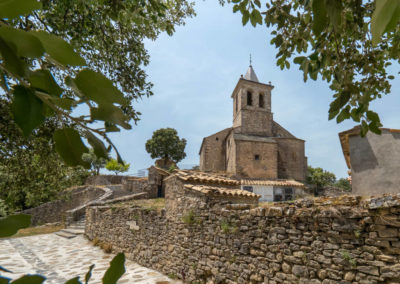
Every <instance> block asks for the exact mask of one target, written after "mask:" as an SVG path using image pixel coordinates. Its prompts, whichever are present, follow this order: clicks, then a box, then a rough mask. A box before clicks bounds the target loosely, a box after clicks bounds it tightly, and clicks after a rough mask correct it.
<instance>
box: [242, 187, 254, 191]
mask: <svg viewBox="0 0 400 284" xmlns="http://www.w3.org/2000/svg"><path fill="white" fill-rule="evenodd" d="M243 190H246V191H250V192H253V187H252V186H243Z"/></svg>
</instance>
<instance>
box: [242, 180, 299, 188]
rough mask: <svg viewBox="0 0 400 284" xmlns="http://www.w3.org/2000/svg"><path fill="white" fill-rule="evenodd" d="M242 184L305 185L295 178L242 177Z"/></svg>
mask: <svg viewBox="0 0 400 284" xmlns="http://www.w3.org/2000/svg"><path fill="white" fill-rule="evenodd" d="M240 183H241V185H267V186H291V187H304V184H302V183H301V182H298V181H295V180H251V179H242V180H241V181H240Z"/></svg>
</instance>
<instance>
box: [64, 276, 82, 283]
mask: <svg viewBox="0 0 400 284" xmlns="http://www.w3.org/2000/svg"><path fill="white" fill-rule="evenodd" d="M65 284H82V282H81V281H79V276H77V277H75V278H72V279H70V280H68V281H67V282H65Z"/></svg>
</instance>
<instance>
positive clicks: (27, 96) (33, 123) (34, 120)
mask: <svg viewBox="0 0 400 284" xmlns="http://www.w3.org/2000/svg"><path fill="white" fill-rule="evenodd" d="M11 112H12V114H13V116H14V120H15V122H16V123H17V125H18V126H19V128H21V130H22V132H23V134H24V136H25V137H27V136H29V134H31V132H32V130H33V129H35V128H36V127H38V126H39V125H40V124H42V123H43V121H44V119H45V116H44V113H43V102H42V101H41V100H40V99H39V98H37V97H36V96H35V95H34V94H33V92H32V90H30V89H27V88H25V87H23V86H20V85H18V86H16V87H15V88H14V91H13V102H12V105H11Z"/></svg>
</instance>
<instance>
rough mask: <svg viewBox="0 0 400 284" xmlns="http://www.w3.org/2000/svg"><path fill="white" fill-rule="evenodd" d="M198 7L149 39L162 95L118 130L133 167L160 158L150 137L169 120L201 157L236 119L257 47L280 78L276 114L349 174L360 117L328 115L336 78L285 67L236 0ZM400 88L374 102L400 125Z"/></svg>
mask: <svg viewBox="0 0 400 284" xmlns="http://www.w3.org/2000/svg"><path fill="white" fill-rule="evenodd" d="M195 9H196V13H197V16H196V17H194V18H192V19H188V20H187V21H186V25H185V26H182V27H178V28H177V29H176V32H175V34H174V35H173V36H172V37H170V36H168V35H166V34H162V35H161V36H160V37H159V38H158V39H157V40H156V41H146V48H147V49H148V51H149V54H150V64H149V66H147V67H146V70H147V73H148V76H149V81H151V82H152V83H153V84H154V88H153V91H154V96H152V97H150V98H144V99H142V100H140V101H138V102H137V103H136V105H135V107H136V109H137V110H139V111H140V112H142V117H141V121H139V122H138V124H137V125H136V126H134V127H133V129H132V130H130V131H122V132H120V133H115V134H112V135H111V138H112V139H113V141H114V142H115V144H116V145H117V147H118V148H119V150H120V152H121V154H122V156H123V158H124V160H126V161H127V162H129V163H131V168H130V171H129V173H134V172H136V171H137V170H138V169H143V168H147V167H149V166H150V165H152V164H153V163H154V161H153V160H152V159H151V158H150V156H149V154H148V153H147V152H146V151H145V146H144V145H145V143H146V141H147V139H149V138H150V137H151V135H152V133H153V131H154V130H157V129H159V128H163V127H173V128H175V129H177V131H178V134H179V136H180V137H184V138H186V139H187V141H188V142H187V146H186V154H187V157H186V158H185V159H184V160H183V161H182V162H181V163H182V164H198V163H199V155H198V152H199V149H200V145H201V141H202V138H203V137H205V136H208V135H210V134H213V133H215V132H217V131H219V130H222V129H224V128H226V127H230V126H231V125H232V99H231V98H230V95H231V93H232V91H233V88H234V87H235V85H236V83H237V81H238V79H239V77H240V75H241V74H245V73H246V70H247V68H248V65H249V54H250V53H251V54H252V57H253V67H254V69H255V72H256V74H257V76H258V79H259V80H260V81H261V82H265V83H266V82H269V81H271V83H272V85H274V86H275V88H274V89H273V91H272V111H273V113H274V119H275V121H277V122H278V123H279V124H281V125H282V126H283V127H285V128H286V129H287V130H289V131H290V132H291V133H292V134H294V135H295V136H297V137H298V138H301V139H304V140H306V144H305V147H306V155H307V156H308V163H309V165H312V166H314V167H316V166H319V167H322V168H324V169H326V170H329V171H332V172H334V173H335V174H336V175H337V177H345V176H347V168H346V164H345V161H344V158H343V155H342V152H341V147H340V143H339V139H338V133H339V132H341V131H344V130H347V129H349V128H352V127H353V126H354V125H355V124H354V123H353V122H351V121H346V122H343V123H341V124H339V125H338V124H336V122H335V121H328V109H329V103H330V102H331V101H332V94H333V93H332V92H331V91H330V89H329V88H328V84H327V83H326V82H322V80H318V81H316V82H315V81H312V80H311V81H307V83H304V82H303V74H302V71H299V70H298V68H297V67H296V66H294V65H293V67H292V68H291V69H290V70H283V71H282V70H280V68H279V67H277V66H276V64H275V54H276V50H275V48H274V47H273V46H271V45H270V44H269V41H270V39H271V36H270V35H269V32H268V30H267V29H266V27H265V26H263V27H261V26H259V27H257V28H253V27H252V26H249V25H248V26H246V27H243V26H242V24H241V16H240V14H233V13H232V6H231V5H226V6H224V7H221V6H219V5H218V1H199V2H196V7H195ZM395 67H396V69H398V65H397V66H395ZM393 70H394V69H393ZM399 89H400V84H399V83H398V80H397V81H395V82H394V84H393V87H392V94H390V95H387V96H385V97H384V98H383V99H381V100H379V101H377V102H376V103H374V104H373V109H374V110H375V111H377V112H378V113H379V114H380V116H381V121H382V122H383V125H384V127H389V128H400V118H399V115H398V113H399V109H400V100H399V97H398V93H399Z"/></svg>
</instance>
